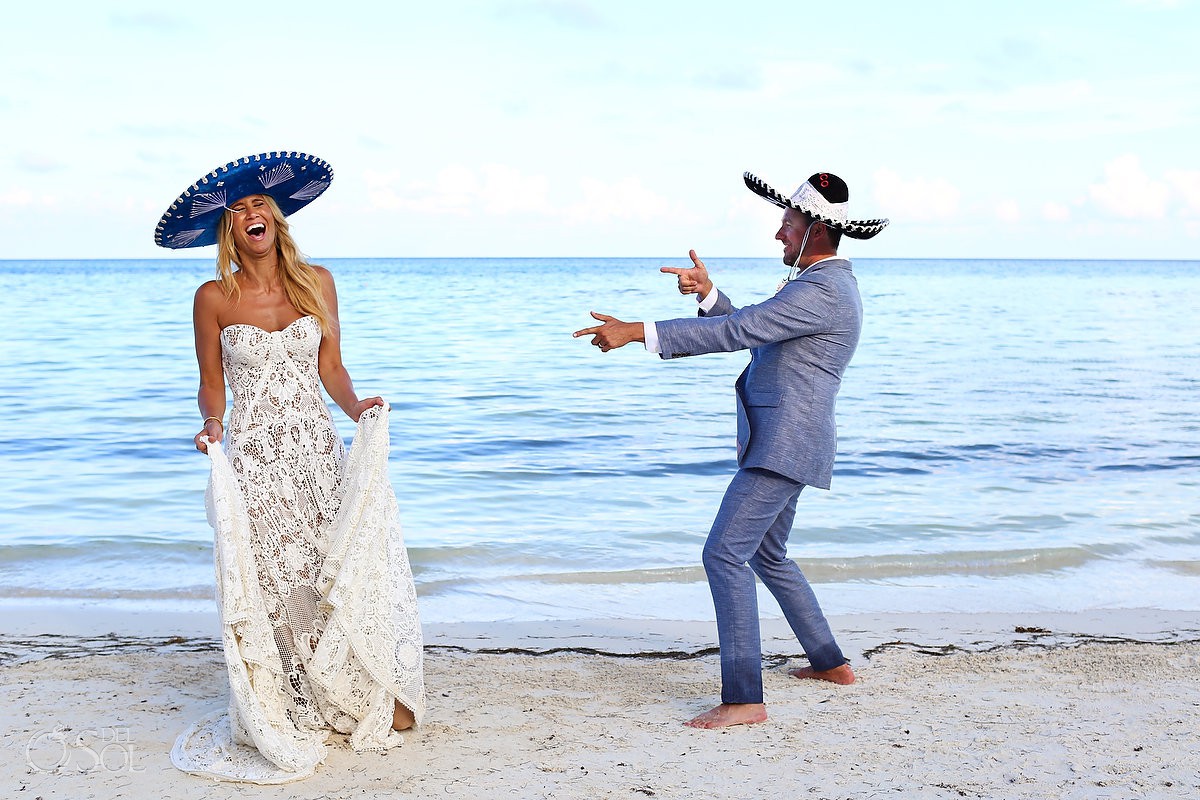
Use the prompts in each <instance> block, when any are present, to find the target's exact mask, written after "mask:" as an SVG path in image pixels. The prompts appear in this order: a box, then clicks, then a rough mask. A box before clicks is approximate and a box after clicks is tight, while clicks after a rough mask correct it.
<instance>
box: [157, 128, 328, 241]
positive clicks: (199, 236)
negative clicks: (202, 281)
mask: <svg viewBox="0 0 1200 800" xmlns="http://www.w3.org/2000/svg"><path fill="white" fill-rule="evenodd" d="M332 180H333V168H332V167H330V166H329V164H328V163H326V162H325V161H324V160H323V159H320V158H317V157H316V156H313V155H308V154H307V153H297V152H294V151H293V152H288V151H281V152H270V153H259V154H258V155H254V156H246V157H245V158H239V159H236V160H234V161H230V162H229V163H228V164H226V165H225V166H223V167H217V168H216V169H214V170H213V171H212V172H210V173H208V174H206V175H204V176H203V177H202V178H200V179H199V180H198V181H196V182H195V183H193V184H192V185H191V187H189V188H187V189H185V190H184V191H183V194H181V195H179V197H177V198H175V202H173V203H171V207H170V208H168V209H167V212H166V213H165V214H163V215H162V219H160V220H159V221H158V226H157V227H156V228H155V229H154V243H155V244H157V245H158V246H160V247H169V248H171V249H173V250H177V249H181V248H184V247H203V246H205V245H210V244H216V242H217V223H218V222H220V220H221V215H222V214H223V213H224V212H225V209H226V208H227V207H228V206H229V204H230V203H234V202H236V201H238V200H240V199H242V198H243V197H246V196H248V195H252V194H266V195H270V196H271V198H272V199H273V200H274V201H275V202H276V204H277V205H278V206H279V210H280V211H282V212H283V215H284V216H290V215H291V214H294V213H295V212H297V211H299V210H300V209H302V208H304V207H305V206H306V205H308V204H309V203H311V202H312V201H313V200H315V199H317V198H318V197H320V196H321V193H322V192H324V191H325V190H326V189H328V188H329V184H330V182H331V181H332Z"/></svg>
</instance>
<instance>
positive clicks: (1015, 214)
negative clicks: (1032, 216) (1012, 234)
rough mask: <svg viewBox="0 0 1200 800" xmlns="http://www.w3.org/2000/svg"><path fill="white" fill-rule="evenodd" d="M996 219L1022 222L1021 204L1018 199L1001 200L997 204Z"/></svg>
mask: <svg viewBox="0 0 1200 800" xmlns="http://www.w3.org/2000/svg"><path fill="white" fill-rule="evenodd" d="M996 219H998V220H1000V221H1001V222H1020V221H1021V206H1020V205H1019V204H1018V203H1017V201H1016V200H1001V201H1000V202H999V203H997V204H996Z"/></svg>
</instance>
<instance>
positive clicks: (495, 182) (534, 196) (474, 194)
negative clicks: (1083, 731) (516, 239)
mask: <svg viewBox="0 0 1200 800" xmlns="http://www.w3.org/2000/svg"><path fill="white" fill-rule="evenodd" d="M366 182H367V196H368V197H369V198H370V200H371V202H372V203H373V204H374V205H375V206H376V207H377V208H380V209H387V210H400V211H417V212H422V213H427V214H450V215H455V216H466V215H468V214H472V213H482V214H486V215H488V216H507V215H509V214H519V213H528V212H534V213H550V212H551V211H552V208H551V206H550V203H549V201H548V199H547V196H546V195H547V192H548V190H549V186H550V182H549V180H548V179H547V178H546V177H545V176H543V175H525V174H522V173H521V172H520V171H519V170H517V169H515V168H513V167H509V166H506V165H504V164H488V165H486V166H484V167H481V168H480V169H478V170H473V169H470V168H468V167H464V166H462V165H460V164H452V165H450V166H448V167H445V168H444V169H442V170H441V171H440V172H439V173H438V174H437V177H436V178H435V179H434V181H433V182H432V183H429V182H421V181H414V182H410V183H408V184H403V185H398V184H399V176H398V174H397V173H394V172H373V173H368V174H367V175H366Z"/></svg>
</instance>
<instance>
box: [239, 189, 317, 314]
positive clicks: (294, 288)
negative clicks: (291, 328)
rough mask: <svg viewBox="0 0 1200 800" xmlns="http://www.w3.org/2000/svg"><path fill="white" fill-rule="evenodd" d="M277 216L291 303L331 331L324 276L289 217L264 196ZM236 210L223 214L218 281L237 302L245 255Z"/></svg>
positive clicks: (278, 249)
mask: <svg viewBox="0 0 1200 800" xmlns="http://www.w3.org/2000/svg"><path fill="white" fill-rule="evenodd" d="M262 196H263V198H265V199H266V201H267V207H268V208H270V209H271V216H272V217H274V218H275V251H276V252H277V253H278V254H279V280H280V283H282V284H283V291H284V294H286V295H287V299H288V302H289V303H291V304H292V307H293V308H295V309H296V310H297V311H299V312H300V313H301V314H305V315H308V314H311V315H312V316H314V317H316V318H317V322H319V323H320V324H321V333H323V334H328V333H330V332H331V329H332V327H333V320H332V318H331V315H330V313H329V306H328V305H327V304H326V303H325V293H324V292H323V291H322V290H321V278H320V276H319V275H317V271H316V270H315V269H313V265H312V264H309V263H308V261H307V260H305V258H304V254H303V253H301V252H300V248H299V247H297V246H296V240H295V239H293V238H292V234H291V233H290V232H289V231H288V223H287V219H285V218H284V216H283V212H282V211H280V210H279V206H278V205H277V204H276V203H275V200H274V199H272V198H271V196H270V195H265V194H264V195H262ZM232 214H233V212H232V211H226V212H225V213H224V214H223V215H222V216H221V222H220V225H219V227H218V228H217V282H218V283H220V284H221V288H222V289H224V290H225V296H226V297H228V298H231V299H232V300H233V301H234V302H235V303H236V302H237V301H238V299H239V298H240V297H241V295H242V287H240V286H239V285H238V282H237V281H236V280H234V278H233V276H234V272H235V270H234V267H235V266H237V268H238V270H240V269H241V258H240V256H239V255H238V251H237V245H236V244H235V243H234V239H233V216H232Z"/></svg>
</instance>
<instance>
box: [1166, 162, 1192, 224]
mask: <svg viewBox="0 0 1200 800" xmlns="http://www.w3.org/2000/svg"><path fill="white" fill-rule="evenodd" d="M1166 178H1167V182H1168V183H1170V184H1171V188H1172V189H1173V190H1174V191H1175V194H1177V195H1179V196H1180V198H1181V199H1182V200H1183V213H1184V214H1188V215H1192V214H1194V215H1196V216H1200V170H1181V169H1176V170H1167V173H1166Z"/></svg>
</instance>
